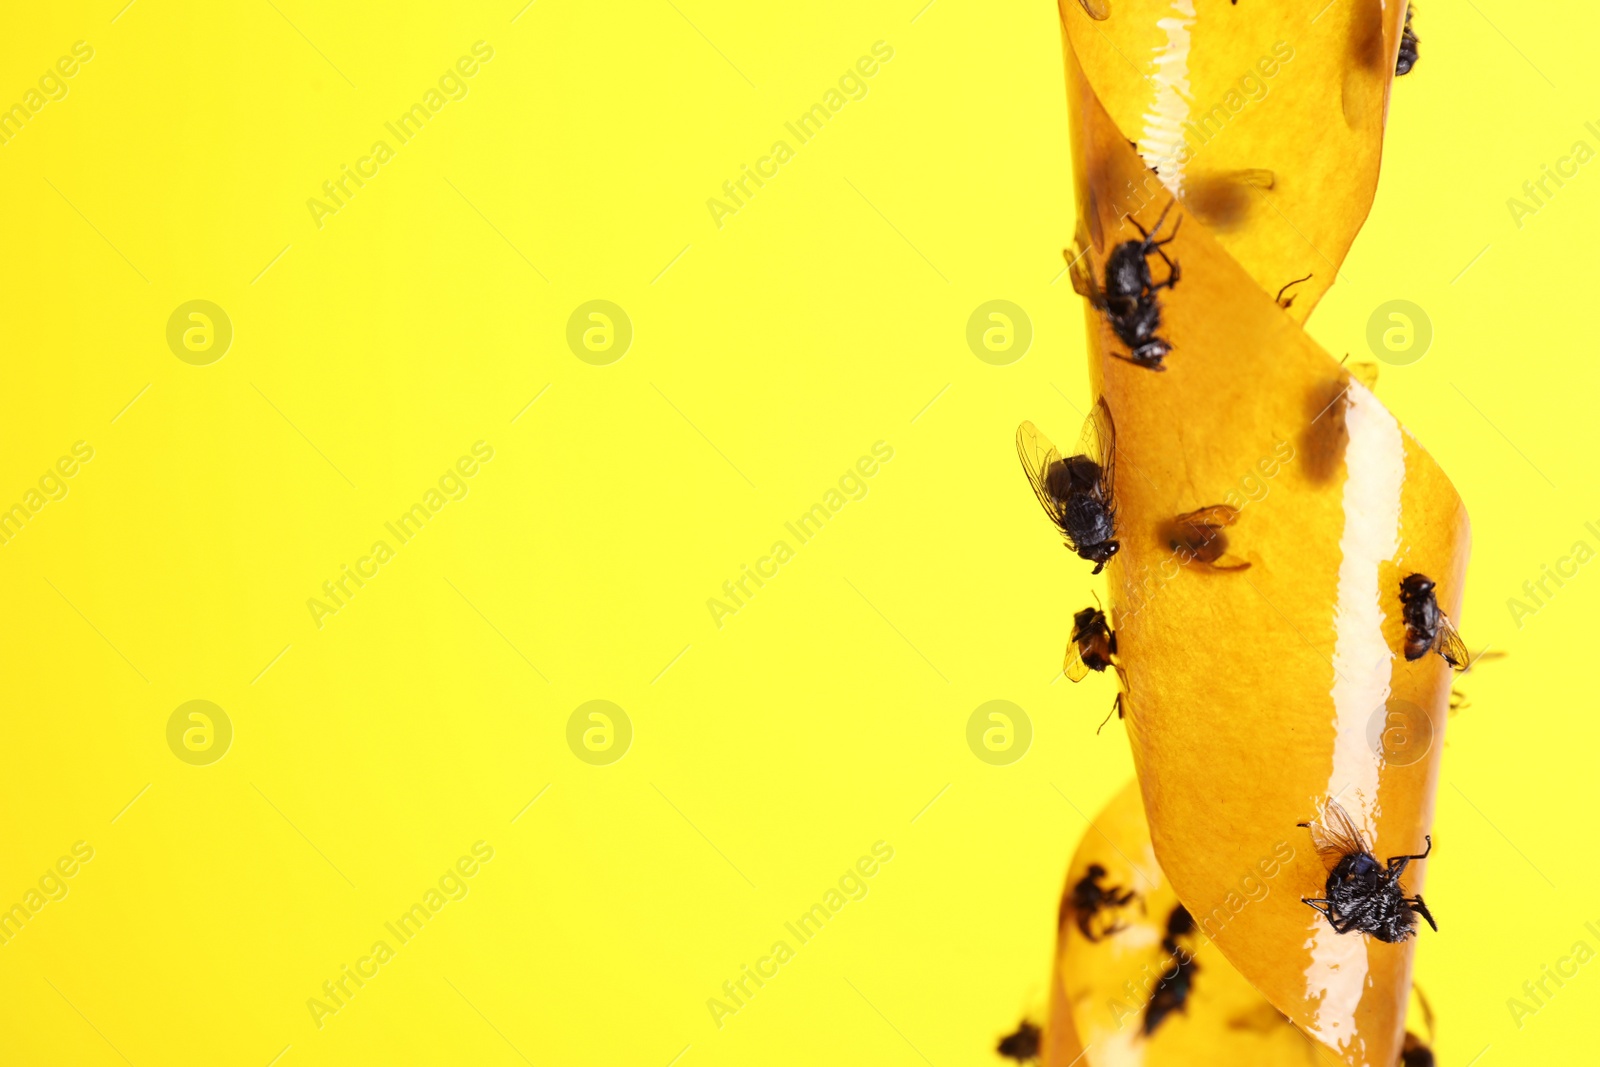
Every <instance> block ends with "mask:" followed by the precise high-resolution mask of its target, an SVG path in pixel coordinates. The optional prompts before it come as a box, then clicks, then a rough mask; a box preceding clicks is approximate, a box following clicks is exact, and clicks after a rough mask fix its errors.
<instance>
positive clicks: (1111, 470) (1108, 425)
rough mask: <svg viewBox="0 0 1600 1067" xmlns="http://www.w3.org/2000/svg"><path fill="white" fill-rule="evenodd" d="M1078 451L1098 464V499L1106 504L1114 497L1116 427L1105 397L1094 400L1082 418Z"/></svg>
mask: <svg viewBox="0 0 1600 1067" xmlns="http://www.w3.org/2000/svg"><path fill="white" fill-rule="evenodd" d="M1078 453H1079V454H1080V455H1084V456H1088V457H1089V458H1090V459H1092V460H1094V461H1095V463H1097V464H1099V466H1100V499H1101V500H1103V501H1105V502H1106V503H1107V504H1109V503H1111V502H1112V501H1113V499H1115V498H1114V497H1113V495H1112V493H1113V489H1114V488H1115V486H1116V480H1117V479H1116V468H1117V427H1116V424H1115V423H1113V422H1112V421H1111V408H1110V407H1109V406H1108V405H1107V404H1106V398H1105V397H1101V398H1100V399H1099V400H1098V401H1096V402H1095V405H1094V410H1093V411H1091V412H1089V417H1088V418H1087V419H1084V420H1083V433H1082V435H1081V436H1080V437H1079V439H1078Z"/></svg>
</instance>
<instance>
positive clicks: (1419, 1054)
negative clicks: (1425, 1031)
mask: <svg viewBox="0 0 1600 1067" xmlns="http://www.w3.org/2000/svg"><path fill="white" fill-rule="evenodd" d="M1433 1063H1434V1061H1433V1050H1432V1049H1430V1048H1429V1047H1428V1046H1427V1045H1424V1044H1423V1043H1422V1038H1420V1037H1418V1036H1417V1035H1416V1034H1413V1033H1412V1032H1411V1031H1410V1030H1407V1031H1406V1039H1405V1042H1404V1043H1403V1044H1402V1045H1401V1046H1400V1067H1433Z"/></svg>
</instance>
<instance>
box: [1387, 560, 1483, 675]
mask: <svg viewBox="0 0 1600 1067" xmlns="http://www.w3.org/2000/svg"><path fill="white" fill-rule="evenodd" d="M1433 589H1434V581H1433V579H1432V578H1429V577H1428V576H1427V575H1426V574H1408V575H1406V577H1405V580H1404V581H1402V582H1401V583H1400V614H1401V616H1402V618H1404V619H1405V624H1406V659H1421V658H1422V657H1423V656H1426V655H1427V654H1428V653H1429V652H1437V653H1439V655H1440V657H1441V658H1442V659H1443V660H1444V661H1445V662H1446V663H1448V664H1450V666H1451V667H1453V668H1455V669H1456V670H1458V671H1464V670H1466V669H1467V665H1468V663H1469V662H1470V661H1471V658H1472V657H1471V655H1470V653H1468V652H1467V646H1466V644H1465V642H1463V641H1462V640H1461V635H1460V634H1458V633H1456V628H1455V627H1454V626H1452V625H1451V624H1450V620H1449V618H1448V617H1446V615H1445V613H1444V612H1442V611H1440V610H1439V600H1438V598H1437V597H1436V596H1434V592H1433Z"/></svg>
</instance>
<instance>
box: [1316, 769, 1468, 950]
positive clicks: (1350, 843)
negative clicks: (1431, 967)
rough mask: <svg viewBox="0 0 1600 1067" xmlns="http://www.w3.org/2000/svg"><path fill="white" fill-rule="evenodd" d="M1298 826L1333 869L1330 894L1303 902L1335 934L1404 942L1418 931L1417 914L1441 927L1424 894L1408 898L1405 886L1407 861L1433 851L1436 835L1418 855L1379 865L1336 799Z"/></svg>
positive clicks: (1429, 923)
mask: <svg viewBox="0 0 1600 1067" xmlns="http://www.w3.org/2000/svg"><path fill="white" fill-rule="evenodd" d="M1297 825H1299V826H1304V827H1306V828H1307V829H1309V830H1310V831H1311V841H1312V844H1314V845H1316V848H1317V854H1318V855H1319V856H1321V857H1322V862H1323V865H1324V866H1325V867H1327V869H1328V882H1327V886H1326V887H1325V889H1324V892H1325V893H1327V896H1325V897H1317V898H1305V897H1302V898H1301V900H1302V902H1303V903H1306V904H1309V905H1310V906H1311V907H1313V908H1315V909H1316V910H1317V911H1319V912H1321V913H1322V915H1323V916H1324V917H1326V918H1327V920H1328V924H1329V925H1330V926H1332V927H1333V930H1334V932H1335V933H1339V934H1348V933H1350V932H1351V931H1352V930H1359V931H1361V932H1362V933H1364V934H1371V935H1372V936H1373V937H1375V938H1377V939H1378V940H1379V941H1389V942H1396V941H1404V940H1406V939H1407V938H1408V937H1411V936H1412V935H1413V934H1414V933H1416V929H1417V919H1416V916H1418V915H1420V916H1422V917H1423V918H1424V919H1426V920H1428V925H1429V926H1431V927H1433V928H1434V929H1435V930H1437V929H1439V924H1438V923H1436V922H1434V921H1433V916H1432V915H1430V914H1429V913H1428V906H1427V905H1426V904H1424V903H1423V902H1422V897H1421V895H1418V896H1414V897H1408V896H1406V895H1405V890H1404V889H1403V888H1402V887H1401V885H1400V876H1401V875H1402V874H1404V873H1405V870H1406V865H1407V864H1409V863H1410V862H1411V861H1412V860H1420V859H1427V857H1428V853H1430V852H1432V851H1433V838H1432V837H1431V836H1429V835H1423V840H1424V841H1426V842H1427V845H1428V847H1427V848H1425V849H1424V850H1423V851H1422V852H1420V853H1418V854H1417V855H1415V856H1391V857H1389V862H1388V864H1387V865H1380V864H1379V863H1378V860H1377V858H1376V857H1374V856H1373V854H1372V850H1371V849H1370V848H1369V847H1367V840H1366V838H1365V837H1364V836H1363V835H1362V833H1361V831H1360V830H1359V829H1358V828H1357V827H1356V825H1355V823H1353V822H1352V821H1351V820H1350V816H1349V815H1348V814H1347V813H1346V812H1345V810H1344V809H1343V808H1341V807H1340V806H1339V804H1338V802H1337V801H1333V800H1330V801H1328V802H1327V803H1326V804H1325V805H1324V806H1323V809H1322V814H1321V815H1320V816H1319V817H1318V818H1316V819H1315V820H1313V821H1312V822H1309V823H1304V822H1303V823H1299V824H1297Z"/></svg>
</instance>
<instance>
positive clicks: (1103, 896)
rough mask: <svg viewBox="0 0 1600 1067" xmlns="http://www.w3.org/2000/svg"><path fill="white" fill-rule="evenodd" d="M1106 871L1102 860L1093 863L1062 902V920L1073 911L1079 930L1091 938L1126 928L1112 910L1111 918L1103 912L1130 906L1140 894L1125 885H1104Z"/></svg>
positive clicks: (1104, 935) (1093, 939)
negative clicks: (1101, 863)
mask: <svg viewBox="0 0 1600 1067" xmlns="http://www.w3.org/2000/svg"><path fill="white" fill-rule="evenodd" d="M1106 873H1107V872H1106V869H1105V868H1104V867H1102V866H1100V864H1098V863H1091V864H1089V869H1088V870H1087V871H1085V872H1084V875H1083V877H1082V878H1080V879H1078V881H1077V884H1075V885H1074V886H1073V887H1072V895H1071V896H1069V897H1067V898H1065V899H1064V900H1062V902H1061V911H1062V915H1061V919H1062V921H1063V922H1065V920H1066V916H1067V915H1068V914H1070V915H1072V917H1073V919H1074V920H1075V921H1076V923H1077V925H1078V932H1079V933H1081V934H1082V935H1083V936H1084V937H1086V938H1088V939H1089V940H1090V941H1099V940H1100V939H1101V938H1103V937H1109V936H1111V935H1112V934H1114V933H1117V932H1118V931H1120V930H1122V929H1123V925H1122V922H1121V921H1120V920H1119V919H1118V918H1117V917H1116V915H1114V914H1112V915H1111V916H1110V918H1109V919H1108V918H1106V917H1105V916H1104V915H1102V913H1103V912H1104V913H1110V912H1112V911H1113V909H1116V908H1121V907H1126V906H1127V905H1128V904H1130V903H1131V902H1132V901H1133V899H1134V898H1135V897H1136V896H1138V894H1137V893H1135V892H1134V891H1133V890H1131V889H1123V888H1122V887H1121V886H1114V885H1101V884H1100V883H1101V882H1103V881H1104V880H1105V878H1106Z"/></svg>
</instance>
